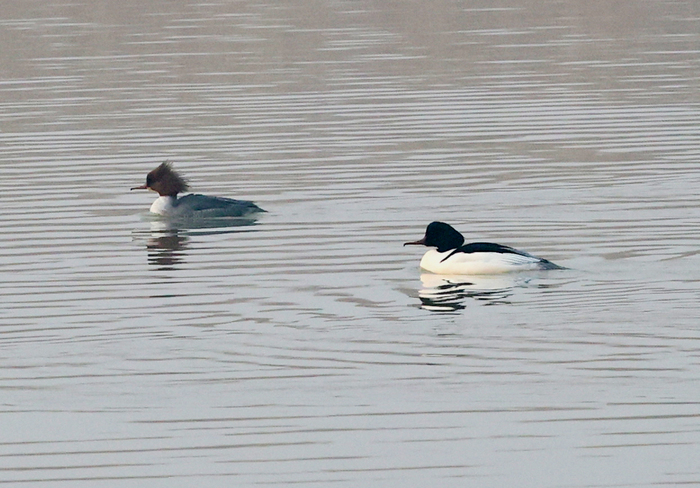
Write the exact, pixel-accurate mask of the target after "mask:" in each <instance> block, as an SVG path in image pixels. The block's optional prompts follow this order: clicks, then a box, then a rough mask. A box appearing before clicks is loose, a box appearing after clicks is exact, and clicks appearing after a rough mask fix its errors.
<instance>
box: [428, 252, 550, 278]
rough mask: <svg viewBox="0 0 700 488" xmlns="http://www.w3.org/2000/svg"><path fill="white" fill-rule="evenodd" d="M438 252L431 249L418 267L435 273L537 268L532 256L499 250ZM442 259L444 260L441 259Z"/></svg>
mask: <svg viewBox="0 0 700 488" xmlns="http://www.w3.org/2000/svg"><path fill="white" fill-rule="evenodd" d="M451 252H452V251H446V252H438V251H437V250H435V249H431V250H429V251H428V252H426V253H425V255H424V256H423V259H421V261H420V267H421V268H423V269H424V270H426V271H430V272H431V273H437V274H467V275H469V274H475V275H476V274H499V273H509V272H511V271H524V270H528V269H539V268H540V267H541V266H540V259H539V258H536V257H534V256H522V255H520V254H512V253H500V252H473V253H463V252H458V253H455V254H453V255H452V256H450V257H449V258H448V259H445V258H447V256H449V255H450V253H451ZM443 260H444V261H443Z"/></svg>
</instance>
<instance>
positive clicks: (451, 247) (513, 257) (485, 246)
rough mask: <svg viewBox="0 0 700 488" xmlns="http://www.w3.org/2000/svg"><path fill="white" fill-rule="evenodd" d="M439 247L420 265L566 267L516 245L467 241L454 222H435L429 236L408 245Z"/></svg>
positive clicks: (448, 269) (470, 270)
mask: <svg viewBox="0 0 700 488" xmlns="http://www.w3.org/2000/svg"><path fill="white" fill-rule="evenodd" d="M413 244H415V245H419V244H420V245H423V246H428V247H436V248H437V249H431V250H429V251H428V252H426V253H425V255H424V256H423V259H421V260H420V267H421V268H423V269H424V270H426V271H430V272H432V273H437V274H460V275H461V274H496V273H508V272H511V271H524V270H534V269H564V268H562V267H561V266H557V265H556V264H554V263H552V262H550V261H547V260H546V259H542V258H538V257H537V256H533V255H532V254H528V253H526V252H524V251H519V250H517V249H513V248H512V247H508V246H502V245H500V244H492V243H490V242H474V243H472V244H466V245H465V244H464V237H463V236H462V234H460V233H459V232H457V231H456V230H455V229H454V228H453V227H452V226H451V225H449V224H446V223H444V222H433V223H432V224H430V225H428V228H427V229H426V231H425V237H423V239H421V240H420V241H415V242H407V243H406V244H404V246H407V245H413Z"/></svg>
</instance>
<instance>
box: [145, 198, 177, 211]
mask: <svg viewBox="0 0 700 488" xmlns="http://www.w3.org/2000/svg"><path fill="white" fill-rule="evenodd" d="M175 202H177V196H176V195H175V196H173V195H161V196H159V197H158V198H156V201H155V202H153V205H151V213H154V214H158V215H168V214H169V213H170V212H171V211H172V210H173V208H175Z"/></svg>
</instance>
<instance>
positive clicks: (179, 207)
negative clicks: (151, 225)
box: [132, 161, 265, 220]
mask: <svg viewBox="0 0 700 488" xmlns="http://www.w3.org/2000/svg"><path fill="white" fill-rule="evenodd" d="M188 189H189V185H188V184H187V181H186V180H185V179H184V178H183V177H182V176H180V174H179V173H178V172H177V171H175V170H174V169H173V167H172V165H171V164H170V163H168V162H167V161H166V162H164V163H163V164H161V165H160V166H158V167H157V168H156V169H154V170H153V171H151V172H150V173H148V175H147V176H146V183H145V184H144V185H141V186H137V187H134V188H132V190H152V191H155V192H157V193H158V195H159V197H158V198H157V199H156V201H155V202H153V205H151V212H152V213H154V214H158V215H162V216H165V217H168V218H176V219H187V220H190V219H219V218H227V217H228V218H232V217H248V216H250V214H253V213H256V212H264V211H265V210H263V209H261V208H260V207H258V206H257V205H255V204H254V203H253V202H249V201H247V200H234V199H233V198H224V197H209V196H206V195H198V194H189V195H185V196H184V197H180V198H178V196H177V195H178V193H182V192H185V191H187V190H188Z"/></svg>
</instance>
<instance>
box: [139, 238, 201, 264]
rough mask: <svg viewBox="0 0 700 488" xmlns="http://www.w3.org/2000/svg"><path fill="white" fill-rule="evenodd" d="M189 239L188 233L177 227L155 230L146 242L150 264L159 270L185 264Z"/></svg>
mask: <svg viewBox="0 0 700 488" xmlns="http://www.w3.org/2000/svg"><path fill="white" fill-rule="evenodd" d="M189 240H190V238H189V236H188V235H187V234H183V233H182V232H181V231H179V230H177V229H175V230H164V231H162V232H153V233H152V234H151V237H150V238H149V239H148V241H147V242H146V250H147V251H148V264H150V265H151V266H155V267H156V268H157V269H159V270H167V269H173V268H175V267H176V266H177V265H180V264H183V263H184V262H185V259H184V258H185V254H186V253H185V250H186V249H187V242H188V241H189Z"/></svg>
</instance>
